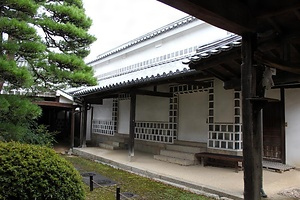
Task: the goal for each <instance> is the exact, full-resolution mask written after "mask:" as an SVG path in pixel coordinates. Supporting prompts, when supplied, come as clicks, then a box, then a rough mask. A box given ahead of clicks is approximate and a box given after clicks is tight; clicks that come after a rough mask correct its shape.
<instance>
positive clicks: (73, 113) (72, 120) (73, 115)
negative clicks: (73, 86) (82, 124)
mask: <svg viewBox="0 0 300 200" xmlns="http://www.w3.org/2000/svg"><path fill="white" fill-rule="evenodd" d="M70 132H71V137H70V138H71V148H73V147H74V135H75V134H74V133H75V109H74V108H72V110H71V131H70Z"/></svg>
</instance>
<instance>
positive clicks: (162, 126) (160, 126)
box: [135, 121, 176, 143]
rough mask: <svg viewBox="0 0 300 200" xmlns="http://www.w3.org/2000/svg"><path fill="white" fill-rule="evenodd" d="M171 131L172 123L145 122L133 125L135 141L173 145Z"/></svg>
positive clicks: (172, 128) (172, 129)
mask: <svg viewBox="0 0 300 200" xmlns="http://www.w3.org/2000/svg"><path fill="white" fill-rule="evenodd" d="M175 126H176V125H175ZM175 128H176V127H175ZM173 131H174V124H173V123H168V122H147V121H141V122H136V123H135V139H137V140H145V141H152V142H160V143H173Z"/></svg>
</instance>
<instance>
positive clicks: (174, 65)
mask: <svg viewBox="0 0 300 200" xmlns="http://www.w3.org/2000/svg"><path fill="white" fill-rule="evenodd" d="M236 47H240V37H239V36H237V35H230V36H228V37H226V38H223V39H220V40H217V41H215V42H212V43H210V44H207V45H203V46H200V47H199V48H198V49H197V51H196V52H194V53H193V54H189V55H186V56H184V57H180V58H179V59H177V60H166V61H163V62H161V63H159V64H156V65H154V66H152V67H149V68H146V69H142V70H139V71H134V72H132V73H128V74H123V75H120V76H117V77H112V78H109V79H105V80H103V81H101V82H100V84H99V85H97V86H92V87H87V88H85V89H83V90H80V91H77V92H75V93H74V95H75V96H87V95H90V94H95V93H101V92H107V91H109V90H116V89H118V88H124V87H131V86H138V85H140V84H145V83H147V82H153V81H159V80H161V79H171V78H173V77H175V76H179V75H180V76H187V75H191V74H193V73H195V74H196V73H198V72H196V71H195V70H193V69H190V68H189V67H188V65H185V64H188V63H189V62H193V61H196V60H198V61H199V59H205V58H208V57H210V56H213V55H217V54H220V53H222V52H225V51H229V50H231V49H233V48H236ZM184 60H190V61H188V62H183V61H184Z"/></svg>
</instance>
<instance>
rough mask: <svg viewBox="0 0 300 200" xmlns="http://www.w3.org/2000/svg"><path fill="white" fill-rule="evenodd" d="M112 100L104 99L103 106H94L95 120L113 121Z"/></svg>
mask: <svg viewBox="0 0 300 200" xmlns="http://www.w3.org/2000/svg"><path fill="white" fill-rule="evenodd" d="M112 105H113V100H112V99H104V100H103V105H93V107H94V118H93V119H97V120H103V121H105V120H112Z"/></svg>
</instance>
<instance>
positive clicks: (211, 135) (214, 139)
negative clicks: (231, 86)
mask: <svg viewBox="0 0 300 200" xmlns="http://www.w3.org/2000/svg"><path fill="white" fill-rule="evenodd" d="M240 96H241V94H240V92H239V91H235V92H234V123H214V91H213V89H210V90H209V95H208V144H207V146H208V148H216V149H226V150H234V151H241V150H242V149H243V143H242V124H241V98H240Z"/></svg>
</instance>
